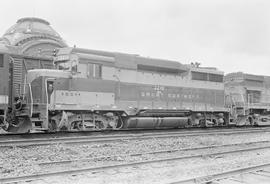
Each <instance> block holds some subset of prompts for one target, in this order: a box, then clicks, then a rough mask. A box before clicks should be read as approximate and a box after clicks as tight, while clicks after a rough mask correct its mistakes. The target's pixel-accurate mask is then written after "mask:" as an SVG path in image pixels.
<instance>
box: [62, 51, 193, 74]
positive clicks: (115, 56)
mask: <svg viewBox="0 0 270 184" xmlns="http://www.w3.org/2000/svg"><path fill="white" fill-rule="evenodd" d="M67 54H77V55H78V56H79V57H80V56H81V57H85V58H86V57H89V56H91V57H93V56H96V57H98V56H99V57H100V56H102V57H104V58H103V59H104V61H108V62H114V65H115V66H116V67H119V68H126V69H138V66H141V68H143V67H145V68H147V67H148V68H149V67H155V68H159V69H161V68H165V69H171V70H177V71H178V72H179V73H180V72H185V71H188V70H189V69H188V67H186V66H185V65H183V64H181V63H180V62H178V61H171V60H165V59H156V58H149V57H142V56H139V55H137V54H125V53H119V52H108V51H100V50H91V49H83V48H76V47H66V48H61V49H59V52H58V53H57V55H67Z"/></svg>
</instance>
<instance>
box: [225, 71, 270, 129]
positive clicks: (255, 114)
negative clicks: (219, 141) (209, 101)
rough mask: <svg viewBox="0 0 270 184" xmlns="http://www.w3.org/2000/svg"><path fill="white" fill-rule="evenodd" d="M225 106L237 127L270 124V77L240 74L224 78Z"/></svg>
mask: <svg viewBox="0 0 270 184" xmlns="http://www.w3.org/2000/svg"><path fill="white" fill-rule="evenodd" d="M225 94H226V105H227V106H228V107H230V108H231V109H232V112H231V113H232V115H233V116H232V117H234V119H235V120H236V121H235V123H236V124H238V125H245V124H256V125H263V124H269V122H270V116H269V114H270V113H269V111H270V77H269V76H262V75H252V74H246V73H242V72H237V73H230V74H227V75H226V77H225Z"/></svg>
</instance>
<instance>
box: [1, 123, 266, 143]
mask: <svg viewBox="0 0 270 184" xmlns="http://www.w3.org/2000/svg"><path fill="white" fill-rule="evenodd" d="M260 132H270V129H269V128H256V129H255V128H250V129H246V128H245V129H225V130H224V129H223V130H204V131H190V130H189V131H169V132H168V131H164V132H154V131H153V132H148V133H135V134H132V133H131V134H116V135H103V136H78V137H55V138H48V137H46V138H29V139H14V140H13V139H11V140H6V139H1V140H0V147H13V146H21V147H22V146H41V145H51V144H59V143H64V144H76V143H80V144H81V143H102V142H113V141H124V140H132V139H137V140H142V139H153V138H172V137H185V136H201V135H231V134H239V133H241V134H244V133H260Z"/></svg>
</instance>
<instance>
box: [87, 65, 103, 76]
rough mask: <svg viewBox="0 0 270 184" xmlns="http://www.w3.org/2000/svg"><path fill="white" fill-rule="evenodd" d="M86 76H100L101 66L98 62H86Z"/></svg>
mask: <svg viewBox="0 0 270 184" xmlns="http://www.w3.org/2000/svg"><path fill="white" fill-rule="evenodd" d="M88 78H97V79H100V78H102V66H101V65H100V64H93V63H88Z"/></svg>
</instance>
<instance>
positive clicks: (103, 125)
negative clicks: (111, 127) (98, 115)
mask: <svg viewBox="0 0 270 184" xmlns="http://www.w3.org/2000/svg"><path fill="white" fill-rule="evenodd" d="M107 127H108V125H107V123H106V122H104V121H95V129H96V130H106V129H107Z"/></svg>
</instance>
